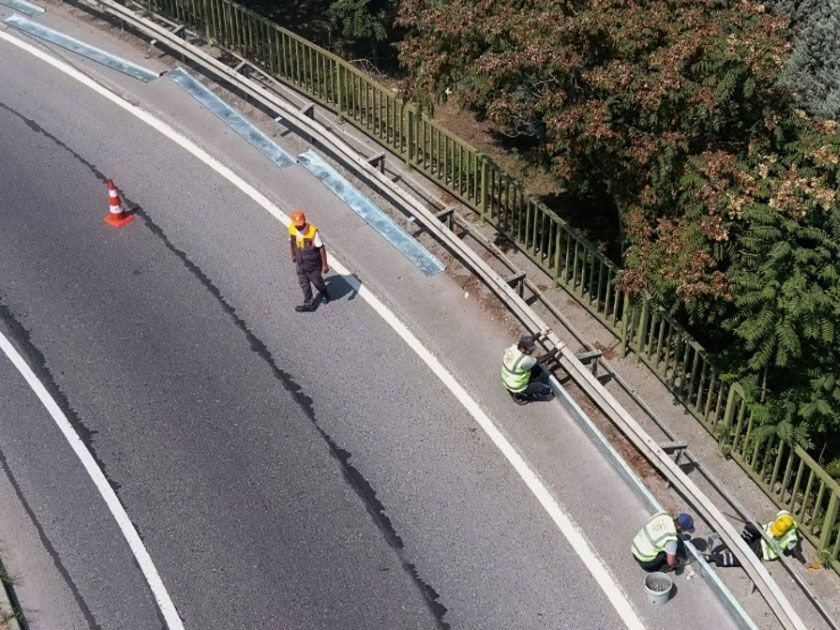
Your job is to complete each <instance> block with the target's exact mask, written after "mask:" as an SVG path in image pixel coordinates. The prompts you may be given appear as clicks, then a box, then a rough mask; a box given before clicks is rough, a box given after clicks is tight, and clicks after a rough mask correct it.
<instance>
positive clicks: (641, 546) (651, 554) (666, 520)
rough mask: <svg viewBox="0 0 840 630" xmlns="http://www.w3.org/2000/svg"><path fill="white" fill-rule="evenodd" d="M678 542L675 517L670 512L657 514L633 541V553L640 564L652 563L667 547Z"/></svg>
mask: <svg viewBox="0 0 840 630" xmlns="http://www.w3.org/2000/svg"><path fill="white" fill-rule="evenodd" d="M676 541H677V527H676V525H674V517H673V516H671V515H670V514H668V512H657V513H656V514H654V515H653V516H651V517H650V520H648V522H647V523H645V526H644V527H642V529H640V530H639V533H638V534H636V537H635V538H634V539H633V546H632V547H631V551H632V552H633V555H634V556H635V557H636V559H637V560H639V561H640V562H650V561H652V560H655V559H656V556H658V555H659V554H660V553H662V552H663V551H665V545H667V544H668V543H669V542H676Z"/></svg>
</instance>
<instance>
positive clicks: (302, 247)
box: [289, 223, 321, 269]
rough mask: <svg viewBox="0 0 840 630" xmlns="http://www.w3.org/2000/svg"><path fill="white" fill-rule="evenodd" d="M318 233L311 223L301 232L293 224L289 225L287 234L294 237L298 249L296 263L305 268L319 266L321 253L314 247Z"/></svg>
mask: <svg viewBox="0 0 840 630" xmlns="http://www.w3.org/2000/svg"><path fill="white" fill-rule="evenodd" d="M317 235H318V228H316V227H315V226H314V225H312V224H311V223H308V224H307V225H306V229H305V230H304V231H303V232H301V231H300V230H298V229H297V228H296V227H295V226H294V225H290V226H289V236H290V237H291V238H294V239H295V247H297V250H298V253H297V255H298V264H299V265H300V266H301V267H304V268H306V269H316V268H318V267H320V266H321V254H319V253H318V250H317V249H316V248H315V237H316V236H317Z"/></svg>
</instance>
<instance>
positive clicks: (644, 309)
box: [636, 296, 650, 363]
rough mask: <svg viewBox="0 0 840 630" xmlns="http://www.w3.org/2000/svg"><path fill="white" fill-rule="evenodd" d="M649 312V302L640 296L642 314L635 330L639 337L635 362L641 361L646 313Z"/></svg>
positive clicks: (644, 344)
mask: <svg viewBox="0 0 840 630" xmlns="http://www.w3.org/2000/svg"><path fill="white" fill-rule="evenodd" d="M649 311H650V300H648V299H647V298H646V297H644V296H642V314H641V315H639V325H638V327H636V330H638V331H639V333H640V335H641V337H640V339H639V347H638V348H636V362H637V363H638V362H639V361H641V360H642V352H644V348H645V346H646V345H647V344H646V343H645V329H646V328H647V320H648V312H649Z"/></svg>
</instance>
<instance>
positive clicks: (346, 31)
mask: <svg viewBox="0 0 840 630" xmlns="http://www.w3.org/2000/svg"><path fill="white" fill-rule="evenodd" d="M371 4H372V3H371V0H336V1H335V2H333V3H332V4H331V5H330V8H329V10H328V11H327V15H328V16H329V17H330V18H331V19H332V20H334V21H335V22H336V24H338V26H339V27H340V28H341V35H342V37H343V38H344V39H345V40H346V41H348V42H353V43H358V42H366V41H375V42H381V41H382V40H384V39H385V38H386V37H387V35H388V31H387V29H386V28H385V23H384V22H385V12H384V11H383V10H379V11H377V10H376V9H375V7H372V6H371Z"/></svg>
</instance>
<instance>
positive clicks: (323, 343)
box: [0, 47, 620, 628]
mask: <svg viewBox="0 0 840 630" xmlns="http://www.w3.org/2000/svg"><path fill="white" fill-rule="evenodd" d="M7 48H8V47H3V50H2V53H3V55H4V59H7V60H8V59H13V61H14V62H13V63H10V64H8V65H4V66H3V67H2V72H3V79H4V80H3V82H2V84H0V102H1V103H2V104H3V106H2V107H0V130H2V131H0V154H2V155H4V156H10V159H7V160H6V159H4V160H3V162H2V165H0V182H2V184H0V185H2V187H3V188H2V193H3V194H2V199H3V201H2V206H0V246H1V247H0V270H2V272H0V302H2V303H3V305H4V307H5V309H6V311H5V312H6V317H7V319H9V320H14V321H15V322H16V323H17V324H19V325H20V326H21V327H22V328H23V329H25V330H27V331H28V337H29V340H30V342H31V348H29V350H30V351H29V357H30V359H31V360H32V362H33V363H35V364H39V363H41V362H43V367H44V369H45V370H47V371H48V373H49V375H50V377H49V378H50V380H51V381H52V383H53V384H54V386H55V388H56V389H57V390H58V391H60V392H62V394H63V396H64V397H65V399H66V401H67V406H68V411H71V412H72V415H73V416H75V417H76V418H77V419H78V423H79V425H80V426H83V428H84V429H85V430H86V431H90V432H91V440H90V443H91V447H92V448H93V450H94V451H95V453H96V455H97V457H98V458H99V460H100V461H101V462H102V463H103V465H104V467H105V469H106V471H107V473H108V475H109V477H110V479H112V480H113V481H114V483H115V484H118V485H119V495H120V498H121V499H122V501H123V503H124V504H125V505H126V507H127V509H128V512H129V514H130V515H131V516H132V518H133V519H134V522H135V523H136V524H137V526H138V529H139V530H140V532H141V534H142V535H143V537H144V540H145V541H146V543H147V545H148V547H149V550H150V553H151V554H152V557H153V559H154V560H155V561H156V563H157V565H158V568H159V569H160V571H161V575H162V577H163V579H164V583H165V584H166V585H167V587H168V588H169V590H170V593H171V594H172V595H173V598H174V600H175V602H176V605H178V607H179V610H180V611H181V613H182V615H183V616H184V618H185V621H186V623H187V625H188V627H217V626H221V625H232V624H238V625H248V626H251V627H278V626H285V627H301V626H305V627H434V626H435V625H442V624H444V623H452V624H453V625H455V626H457V627H522V628H527V627H544V626H545V625H554V623H553V622H552V621H548V622H547V621H546V620H557V619H563V620H564V621H563V625H568V626H569V627H615V626H617V625H619V624H620V622H619V621H618V619H617V618H616V616H615V614H614V613H613V612H612V610H611V608H610V607H609V605H608V604H607V603H606V600H605V598H604V597H603V595H602V594H601V593H600V591H599V589H598V587H597V586H596V585H595V584H594V581H593V580H592V579H591V577H590V576H589V574H588V573H587V571H586V570H585V568H584V567H583V566H582V565H581V564H580V562H579V561H578V560H577V558H576V557H575V556H574V555H573V554H572V553H571V552H570V550H568V549H564V548H563V547H562V545H561V544H558V543H560V540H559V534H558V533H557V532H556V530H554V529H553V527H552V525H551V524H550V522H549V521H548V518H547V517H546V516H545V514H544V513H543V512H542V511H541V509H540V508H539V506H538V505H537V504H536V502H535V501H534V500H533V499H532V498H530V497H528V496H527V495H525V492H524V488H523V487H522V485H521V483H520V482H519V481H518V480H517V479H516V478H515V476H514V475H513V474H511V472H510V471H509V470H508V469H507V468H506V466H505V465H504V464H503V463H502V462H501V461H500V458H499V457H498V455H497V454H496V453H495V451H494V450H493V449H492V447H490V446H489V445H487V444H486V443H481V442H477V441H476V440H475V439H474V438H473V437H471V436H470V434H468V433H467V432H466V431H463V427H464V426H468V425H469V424H470V420H469V418H467V417H466V414H465V413H464V412H463V411H462V410H461V409H460V408H459V407H458V405H457V403H456V402H455V401H454V399H452V398H451V396H450V395H449V394H448V393H447V392H446V391H445V390H444V389H443V387H442V386H441V385H440V384H439V383H438V382H436V380H435V379H434V378H433V377H432V376H431V375H430V374H429V373H428V372H427V371H426V370H425V369H424V368H422V367H421V365H420V363H419V361H418V360H417V358H416V357H415V356H414V355H413V354H412V353H411V352H410V351H409V350H408V349H407V348H405V347H404V346H403V345H402V343H401V342H400V341H399V340H398V339H397V338H396V337H395V335H394V334H393V333H392V332H390V330H388V329H387V327H386V326H385V325H384V324H383V323H382V322H381V321H379V319H378V318H377V316H376V315H375V314H374V313H373V312H372V311H370V309H368V308H367V307H366V306H365V305H364V304H363V303H361V301H359V300H350V299H345V300H340V301H338V302H337V303H336V304H331V305H330V306H329V308H328V309H323V310H322V311H321V312H319V313H318V314H317V316H316V317H317V318H312V319H310V320H304V321H305V322H307V323H305V324H304V325H303V326H301V318H300V316H299V315H298V314H296V313H294V311H293V310H292V309H291V305H292V304H293V303H294V301H295V300H297V297H298V296H297V287H296V286H295V281H294V277H293V274H291V272H290V270H289V269H288V267H286V268H283V267H282V266H281V261H283V259H284V255H285V251H284V250H283V249H282V245H283V240H284V239H283V237H282V234H279V231H280V230H279V226H278V225H277V224H276V223H275V222H273V220H272V219H270V218H268V217H267V216H265V215H262V214H259V213H255V212H254V210H253V207H252V204H250V203H249V201H248V200H247V199H245V198H244V197H243V196H242V195H241V194H239V193H238V192H236V191H235V190H232V189H231V188H230V186H228V185H227V184H225V183H223V182H221V181H220V180H218V178H217V177H216V176H215V175H214V174H213V173H212V172H210V171H209V170H208V169H206V168H205V167H203V166H201V165H199V164H197V163H195V162H194V161H193V160H192V159H190V158H189V157H188V156H186V154H184V153H183V152H180V151H179V150H178V149H176V148H175V147H174V146H172V145H169V144H167V143H166V141H164V140H163V139H162V138H161V137H155V136H154V135H152V134H150V133H149V131H148V129H144V128H142V127H141V126H140V125H139V124H138V123H137V122H135V121H133V120H132V119H130V118H129V117H127V116H126V115H124V114H123V113H121V112H118V111H115V110H114V109H113V108H112V107H110V106H107V105H106V104H104V103H102V102H100V101H98V100H97V99H96V97H94V96H92V95H91V94H88V93H86V92H85V91H84V90H83V89H81V88H79V87H77V86H76V85H73V84H71V83H70V82H68V81H66V80H65V79H63V78H62V77H61V76H60V75H58V74H56V73H54V72H52V71H48V70H46V69H44V68H42V67H40V66H38V65H37V64H36V63H34V62H32V61H31V60H28V59H27V58H26V57H25V56H23V55H20V54H19V53H17V52H16V51H14V50H12V49H7ZM44 94H54V95H55V94H57V95H58V97H57V98H50V99H45V98H44V96H43V95H44ZM82 113H84V114H85V115H81V114H82ZM116 130H118V132H119V133H118V134H116V133H115V131H116ZM113 171H118V172H119V175H120V177H119V178H118V183H119V184H120V185H121V186H122V187H123V188H124V189H125V190H127V191H129V192H130V194H129V196H130V197H131V200H132V201H133V202H136V203H138V204H139V205H140V207H141V208H142V210H141V212H140V215H141V216H140V218H139V220H138V221H136V222H135V224H134V225H132V226H130V227H129V228H126V229H125V230H123V231H120V232H116V231H110V230H109V228H106V227H105V226H104V225H102V224H101V216H100V215H101V214H102V213H103V212H104V207H105V205H104V187H103V181H102V180H103V178H104V177H105V176H106V173H108V175H109V176H110V175H111V174H112V172H113ZM288 176H289V177H300V176H302V174H299V173H289V174H288ZM210 206H212V207H214V208H220V207H221V208H225V210H226V213H221V214H220V213H215V212H207V213H202V212H201V211H202V208H207V207H210ZM174 212H177V213H186V214H188V215H190V216H195V217H197V219H196V220H200V221H205V222H207V224H208V225H207V226H206V230H205V235H214V238H207V239H206V240H203V241H200V242H196V241H191V240H188V239H187V240H184V239H183V238H178V237H177V236H172V235H171V234H170V233H169V230H168V229H167V227H166V224H167V218H166V217H167V215H168V214H169V213H174ZM232 230H235V231H236V234H237V238H233V237H232V236H231V231H232ZM271 234H276V237H274V238H273V241H274V243H275V244H276V245H277V248H276V249H271V248H270V247H265V246H264V244H265V243H266V241H267V240H268V242H269V243H270V242H271V241H272V238H271V237H267V236H266V235H271ZM255 243H258V244H260V246H256V247H255V246H254V245H253V244H255ZM339 284H340V283H338V282H335V283H334V285H333V286H334V288H335V289H337V290H339V291H340V286H339ZM219 287H224V289H220V288H219ZM346 297H349V296H346ZM269 337H270V338H271V341H266V340H267V339H269ZM277 337H279V338H280V340H281V343H280V344H278V343H276V338H277ZM41 357H43V359H42V358H41ZM299 383H307V384H308V387H306V388H305V389H301V385H299ZM9 386H11V385H8V384H7V382H6V381H4V387H9ZM40 433H41V432H39V431H36V430H35V428H34V426H33V430H32V433H31V435H29V436H28V437H29V440H31V441H33V442H35V441H38V440H39V439H40ZM336 435H341V436H342V439H337V438H336V437H334V436H336ZM351 435H352V437H350V436H351ZM0 437H2V436H0ZM350 439H353V441H354V444H355V445H358V446H360V447H363V448H364V450H363V451H359V450H357V449H356V448H353V449H347V450H345V449H346V444H347V441H348V440H350ZM24 441H25V440H24ZM373 471H376V475H375V476H376V478H377V480H378V482H377V484H376V485H370V484H369V483H368V482H367V481H366V480H367V479H368V478H369V477H371V476H372V474H371V473H372V472H373ZM58 509H59V510H61V509H63V510H68V511H69V510H71V509H73V508H72V507H71V506H62V507H60V508H58ZM88 510H89V511H90V512H91V513H93V512H95V511H97V510H101V506H97V505H96V501H95V500H94V501H91V502H90V503H89V505H88ZM48 529H49V528H45V532H47V535H49V531H48ZM56 550H57V553H58V554H59V556H62V555H63V554H66V553H70V551H69V550H68V549H65V548H63V547H62V545H60V544H58V545H56ZM92 560H95V559H92ZM114 579H122V578H121V576H120V575H119V572H117V573H116V574H115V575H114ZM433 589H434V591H435V592H434V593H433ZM435 594H439V597H435ZM80 596H81V597H83V598H84V599H85V601H86V602H88V603H87V605H88V607H89V609H90V610H91V611H92V614H93V615H94V616H98V615H105V614H106V613H105V612H104V608H105V607H104V604H103V601H102V597H103V595H102V593H97V592H95V589H88V588H85V587H82V588H80ZM121 627H122V626H121Z"/></svg>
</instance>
